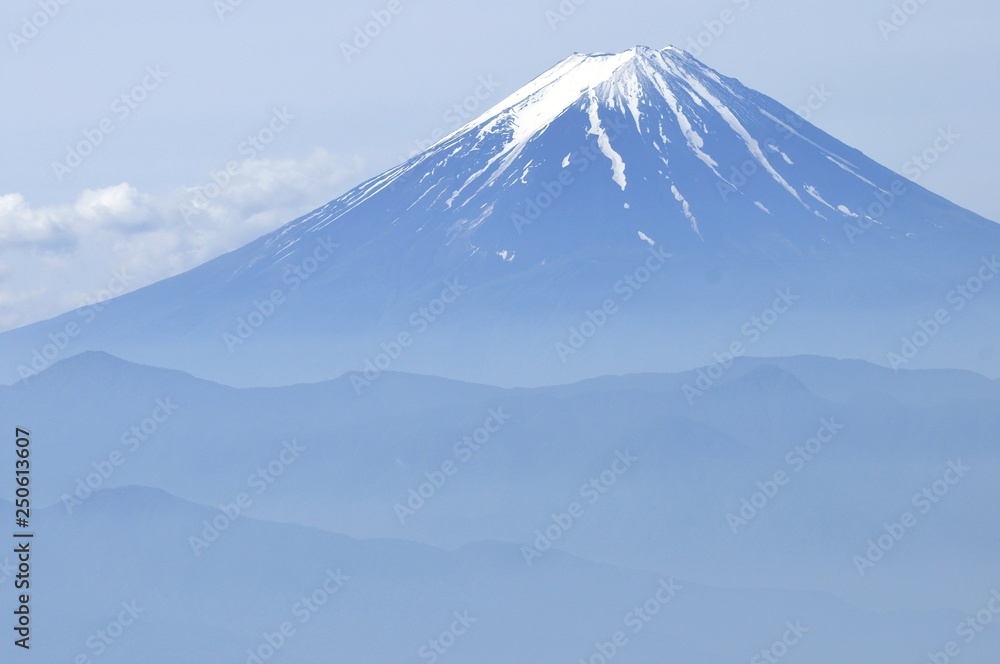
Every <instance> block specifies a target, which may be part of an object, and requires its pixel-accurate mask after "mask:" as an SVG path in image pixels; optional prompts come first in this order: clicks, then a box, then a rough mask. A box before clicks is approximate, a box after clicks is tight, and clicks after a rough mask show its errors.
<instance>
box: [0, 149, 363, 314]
mask: <svg viewBox="0 0 1000 664" xmlns="http://www.w3.org/2000/svg"><path fill="white" fill-rule="evenodd" d="M361 167H362V165H361V163H360V160H359V159H357V158H354V159H349V160H343V159H337V158H335V157H333V156H331V155H330V154H328V153H327V152H325V151H323V150H317V151H315V152H314V153H313V154H312V155H311V156H309V157H308V158H306V159H302V160H294V159H254V160H248V161H244V162H241V163H240V164H239V167H238V169H236V170H235V171H234V173H233V174H232V175H231V176H230V177H229V181H228V183H226V184H225V186H222V187H218V186H217V185H216V184H215V182H213V180H212V179H211V178H206V179H205V181H204V182H203V183H202V184H200V185H196V186H187V187H182V188H180V189H177V190H175V191H173V192H171V193H169V194H162V195H157V194H146V193H142V192H140V191H138V190H136V189H135V188H134V187H133V186H131V185H129V184H128V183H125V182H123V183H121V184H117V185H114V186H110V187H105V188H103V189H96V190H95V189H87V190H84V191H83V192H82V193H81V194H80V195H79V197H78V198H77V200H76V201H75V202H73V203H72V204H68V205H52V206H47V207H37V208H34V207H32V206H31V205H30V204H29V202H28V201H27V200H26V199H25V198H24V196H22V195H21V194H17V193H12V194H6V195H0V330H6V329H11V328H13V327H19V326H21V325H26V324H28V323H31V322H34V321H37V320H44V319H46V318H50V317H52V316H55V315H58V314H60V313H63V312H65V311H68V310H70V309H74V308H76V307H79V306H83V305H84V304H85V303H86V302H87V300H88V298H95V297H97V296H98V294H99V293H100V292H101V291H102V290H104V289H107V288H108V284H109V283H110V282H112V280H114V279H115V274H116V272H118V273H121V272H124V273H125V274H127V275H128V276H129V277H130V278H131V279H132V281H130V282H129V283H128V289H129V290H134V289H136V288H139V287H141V286H145V285H148V284H150V283H153V282H155V281H159V280H160V279H165V278H167V277H170V276H173V275H175V274H179V273H180V272H184V271H185V270H189V269H191V268H193V267H196V266H197V265H200V264H201V263H204V262H205V261H207V260H209V259H211V258H214V257H215V256H218V255H220V254H222V253H225V252H227V251H231V250H233V249H236V248H238V247H240V246H242V245H244V244H246V243H247V242H250V241H251V240H254V239H256V238H257V237H259V236H261V235H263V234H265V233H267V232H269V231H271V230H274V229H275V228H278V227H279V226H281V225H282V224H284V223H287V222H288V221H291V220H292V219H294V218H295V217H297V216H299V215H301V214H304V213H305V212H308V211H309V210H311V209H313V208H315V207H318V206H319V205H322V204H323V203H326V202H327V201H329V200H330V199H332V198H334V197H336V196H337V195H339V194H340V193H341V191H342V190H343V189H344V188H345V185H349V184H352V183H351V182H350V179H352V178H354V177H356V176H357V175H358V174H359V173H360V171H361ZM216 179H217V180H219V181H221V182H225V180H226V178H225V177H224V176H220V175H219V174H216Z"/></svg>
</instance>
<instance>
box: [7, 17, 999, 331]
mask: <svg viewBox="0 0 1000 664" xmlns="http://www.w3.org/2000/svg"><path fill="white" fill-rule="evenodd" d="M62 1H63V2H67V4H66V5H60V4H59V1H58V0H8V1H7V2H5V3H4V6H3V9H2V10H0V26H2V28H3V34H4V43H3V44H0V84H2V89H3V96H2V104H0V128H2V139H0V147H2V151H3V160H2V162H0V308H2V309H4V310H5V311H4V313H3V315H2V316H0V328H3V327H9V326H11V325H15V324H19V323H23V322H25V320H24V319H25V318H29V319H30V318H37V317H39V316H42V315H46V314H49V313H54V312H55V311H56V310H61V309H65V308H69V307H70V306H76V305H78V304H79V303H80V302H79V301H80V300H81V298H85V297H86V296H87V295H88V294H92V293H94V292H95V291H96V290H97V289H100V288H101V287H102V285H103V284H105V283H106V282H108V281H109V280H110V279H111V278H112V277H113V272H112V269H120V268H123V267H125V268H127V269H130V270H131V271H132V272H131V274H134V275H135V280H136V281H135V283H132V284H130V285H129V287H130V288H132V287H135V286H137V285H139V284H141V283H147V282H149V281H151V280H155V279H158V278H162V277H164V276H167V275H168V274H172V273H175V272H177V271H180V270H183V269H186V268H188V267H191V266H192V265H194V264H197V263H198V262H200V261H203V260H205V259H206V258H209V257H211V256H212V255H215V254H217V253H219V252H220V251H223V250H225V249H229V248H233V247H235V246H237V245H238V244H240V243H242V242H245V241H247V240H249V239H251V238H252V237H255V236H257V235H260V234H261V233H263V232H264V231H266V230H268V229H269V228H272V227H275V226H277V225H279V224H280V223H281V222H283V221H287V220H289V219H290V218H291V217H292V216H294V215H295V214H296V213H297V212H300V211H304V210H306V209H308V208H309V207H310V206H314V205H317V204H320V203H322V202H325V201H327V200H329V199H332V198H334V197H336V196H337V195H339V194H340V193H342V192H343V191H344V190H346V189H347V188H349V187H350V186H352V185H354V184H356V183H357V182H359V181H360V180H361V179H362V178H364V177H366V176H369V175H373V174H375V173H377V172H379V171H381V170H383V169H385V168H388V167H390V166H392V165H394V164H395V163H396V162H397V161H399V158H400V157H401V156H405V155H406V154H408V153H409V152H411V151H413V150H414V149H415V148H416V147H417V145H418V142H420V141H422V140H424V141H425V140H426V139H429V138H430V137H431V136H432V135H433V133H434V132H435V130H439V131H447V130H451V129H453V128H454V125H455V122H456V119H455V118H456V116H455V114H454V113H449V109H450V108H451V107H452V106H453V105H454V104H455V103H457V102H461V101H462V100H463V99H464V98H466V97H467V96H468V95H470V94H473V93H475V92H476V90H477V87H478V86H479V85H480V83H479V81H480V80H481V79H483V78H486V79H492V80H493V81H495V83H496V86H497V88H496V90H495V91H492V92H491V93H490V96H489V98H488V99H487V100H485V101H483V102H481V103H480V106H479V108H478V109H477V110H479V111H481V110H485V109H486V108H487V107H488V106H490V105H492V104H493V103H495V102H496V101H499V100H500V99H501V98H502V97H503V96H504V95H506V94H507V93H510V92H512V91H513V90H515V89H516V88H518V87H520V86H521V85H522V84H524V83H526V82H527V81H528V80H530V79H531V78H533V77H534V76H536V75H537V74H539V73H541V72H542V71H543V70H545V69H547V68H548V67H550V66H551V65H553V64H554V63H555V62H557V61H559V60H561V59H563V58H564V57H566V56H568V55H570V54H571V53H573V52H574V51H581V52H593V51H617V50H623V49H625V48H628V47H630V46H633V45H635V44H646V45H650V46H657V47H661V46H665V45H667V44H673V45H676V46H678V47H681V48H689V45H690V43H691V40H692V39H696V38H697V37H698V36H699V33H702V32H703V31H706V30H709V28H711V27H714V28H715V29H716V32H720V31H719V27H720V25H721V26H722V27H723V29H722V30H721V34H719V35H718V36H717V37H716V36H714V35H710V34H709V33H708V32H704V34H702V35H701V37H702V44H707V46H706V47H704V48H703V49H702V51H701V53H700V57H701V59H702V60H703V61H705V62H706V63H707V64H709V65H711V66H713V67H715V68H716V69H718V70H719V71H721V72H722V73H724V74H728V75H731V76H735V77H737V78H739V79H741V80H742V81H743V82H744V83H746V84H747V85H749V86H751V87H754V88H757V89H758V90H760V91H762V92H764V93H766V94H769V95H770V96H772V97H774V98H776V99H778V100H779V101H781V102H783V103H785V104H786V105H788V106H791V107H792V108H796V107H798V106H800V105H801V104H803V103H804V102H806V101H807V99H808V98H809V96H810V94H811V90H813V89H814V88H816V87H821V88H824V89H825V90H827V91H828V93H832V97H831V98H830V99H829V100H828V101H827V102H826V103H825V104H824V105H823V106H822V108H820V109H819V110H818V111H816V112H815V113H814V114H813V117H812V121H813V122H815V123H816V124H817V125H818V126H820V127H821V128H823V129H825V130H827V131H829V132H830V133H832V134H833V135H835V136H837V137H838V138H840V139H842V140H843V141H845V142H847V143H849V144H851V145H853V146H854V147H857V148H859V149H861V150H862V151H864V152H865V153H867V154H869V155H870V156H872V157H873V158H875V159H876V160H878V161H880V162H882V163H883V164H885V165H886V166H889V167H890V168H893V169H894V170H897V171H902V170H904V163H905V162H906V161H907V160H908V159H909V157H910V156H911V155H912V154H914V153H919V152H921V151H923V150H924V149H925V148H928V147H930V146H931V145H932V144H933V142H934V139H935V137H936V136H937V134H938V131H939V130H941V129H946V128H951V129H952V130H953V132H955V133H957V134H959V135H960V138H959V139H958V140H957V142H955V144H954V146H953V147H951V148H950V149H949V150H948V152H947V153H946V154H943V155H941V156H940V159H939V161H938V162H937V163H936V164H935V165H934V166H933V167H932V168H930V170H928V171H927V172H925V173H922V175H921V178H920V184H922V185H924V186H926V187H928V188H930V189H931V190H933V191H935V192H937V193H940V194H942V195H944V196H946V197H948V198H950V199H952V200H953V201H955V202H956V203H959V204H960V205H963V206H965V207H968V208H970V209H972V210H974V211H976V212H979V213H980V214H983V215H985V216H987V217H990V218H992V219H995V220H1000V199H998V197H997V196H996V194H995V184H994V180H995V173H996V168H995V164H994V159H995V155H996V154H998V151H1000V134H998V132H997V131H996V129H995V123H996V108H997V101H998V95H1000V86H998V85H997V80H996V79H997V75H996V65H997V64H998V63H1000V57H998V56H1000V45H998V42H997V40H996V38H995V29H996V25H997V24H998V23H1000V6H998V5H997V4H996V3H993V2H987V1H986V0H958V1H952V2H947V3H945V2H941V1H939V0H926V1H925V2H924V3H923V4H920V3H919V2H918V1H917V0H909V1H908V3H902V2H900V3H899V4H907V5H909V6H910V9H911V10H912V9H914V8H916V12H915V13H914V14H913V15H912V16H907V17H906V21H905V23H904V22H903V21H899V22H900V23H903V24H902V26H901V28H900V29H899V30H898V31H895V32H892V33H888V34H887V35H884V34H883V32H882V31H881V30H880V28H879V26H878V21H879V20H880V19H884V20H889V19H890V17H891V15H892V12H893V6H894V2H895V1H896V0H893V1H885V2H882V1H879V0H864V1H862V0H842V1H841V2H837V3H803V2H795V1H793V0H767V1H766V2H765V1H764V0H715V1H712V2H699V3H690V2H688V3H681V2H676V1H669V0H668V1H664V0H656V1H653V0H616V1H615V2H611V1H610V0H576V2H574V1H573V0H565V1H564V2H563V3H562V6H563V7H564V8H573V9H574V11H573V13H572V14H571V15H569V16H568V17H567V18H566V20H565V21H560V22H558V23H557V24H555V25H554V26H553V25H552V22H553V21H552V14H547V12H550V11H558V8H559V7H560V2H559V1H558V0H549V1H528V0H511V1H509V2H505V3H459V2H442V1H434V0H420V1H419V2H416V1H412V0H409V1H408V0H396V1H397V2H398V5H394V8H395V9H399V11H398V13H396V14H395V15H391V14H387V15H391V17H392V18H391V21H389V22H388V25H386V26H385V27H384V28H382V29H381V33H380V34H379V35H378V36H377V37H376V38H374V39H373V40H372V41H371V43H370V45H368V46H367V47H366V48H365V49H364V50H362V51H361V52H360V53H359V54H355V55H354V56H353V58H352V61H351V62H348V61H347V58H345V56H344V54H343V52H342V47H341V44H342V42H350V41H351V40H353V38H354V34H355V28H356V27H360V26H364V24H365V23H366V22H368V21H370V20H372V16H371V12H372V11H376V12H377V11H380V10H386V9H387V8H388V7H389V5H390V3H389V0H365V1H364V2H354V3H326V2H317V1H315V0H291V1H288V2H283V3H268V2H264V1H263V0H242V2H240V4H239V5H238V6H235V8H234V9H233V11H231V12H225V13H224V15H223V18H220V17H219V13H220V12H219V10H220V8H221V7H224V6H227V5H224V4H223V3H224V2H227V1H228V3H229V4H232V5H235V4H236V3H237V2H239V0H218V1H216V2H213V0H174V1H172V2H170V3H160V2H121V1H119V0H105V1H103V2H98V1H96V0H92V1H89V2H82V1H79V0H62ZM577 3H579V4H577ZM45 4H49V5H50V7H49V12H50V13H53V14H54V16H52V17H51V18H46V20H45V21H43V20H42V18H37V17H36V19H35V22H36V23H43V22H45V23H46V25H44V26H43V27H42V28H41V29H39V30H37V34H34V33H33V31H32V30H31V29H30V28H28V29H27V30H25V27H24V26H25V21H26V20H27V21H29V22H30V21H31V20H32V16H33V15H35V14H37V13H38V12H41V11H42V9H40V5H45ZM55 7H57V8H58V10H57V11H54V10H53V8H55ZM724 11H728V12H730V13H729V14H723V12H724ZM565 13H567V14H569V12H568V11H566V12H565ZM897 18H898V17H897ZM720 19H724V20H725V21H727V22H728V24H726V25H723V23H722V21H721V20H720ZM713 21H718V22H716V23H715V24H714V26H713V25H712V23H713ZM12 34H14V35H16V37H12V36H11V35H12ZM26 35H28V36H26ZM157 67H159V69H160V71H161V72H163V73H164V74H165V78H163V79H162V80H158V79H157V78H155V77H150V76H149V75H148V74H147V68H153V70H154V71H155V70H156V68H157ZM144 80H145V83H146V86H147V89H146V90H140V91H139V94H138V96H140V97H142V96H144V97H145V98H144V99H142V100H141V101H133V102H132V103H131V104H128V103H127V102H128V100H126V101H125V102H123V101H120V100H119V101H117V102H116V99H119V98H120V96H121V95H123V94H128V93H129V91H130V90H132V89H133V87H134V86H136V85H141V84H142V83H143V81H144ZM480 90H481V91H483V90H485V88H480ZM126 106H134V108H127V111H128V113H127V116H126V114H125V109H126ZM275 108H278V109H279V110H280V109H284V108H287V110H288V112H290V114H291V115H293V116H294V117H292V118H290V119H280V118H277V119H276V118H275V117H274V109H275ZM104 118H108V120H109V121H110V125H107V124H106V125H105V126H106V127H108V126H110V127H111V128H113V131H112V132H111V133H107V134H104V135H103V138H102V139H101V141H100V145H97V146H96V147H95V148H94V150H93V154H91V155H89V156H87V157H86V158H84V159H83V160H82V163H80V164H79V165H78V166H74V167H73V168H71V169H70V172H68V173H67V172H66V171H65V170H62V177H61V179H59V178H57V176H56V174H55V173H54V168H53V164H54V162H59V161H64V160H65V159H66V148H67V146H68V145H72V144H74V143H77V142H79V141H81V140H85V139H84V134H83V132H85V131H90V132H91V135H92V136H96V134H94V133H93V132H94V131H99V128H100V123H101V121H102V119H104ZM272 121H275V122H276V125H275V126H277V127H279V128H280V131H279V132H278V133H277V134H276V136H275V138H274V140H273V141H272V142H270V143H269V144H266V145H259V146H257V147H259V148H260V149H257V147H252V146H248V145H245V144H243V142H244V141H245V140H246V138H247V135H248V134H251V133H257V132H258V131H260V130H262V129H263V128H265V127H267V126H268V125H269V124H270V123H271V122H272ZM251 154H252V155H253V156H254V157H255V160H254V161H253V162H252V163H247V162H243V161H242V160H243V159H244V158H245V157H246V156H249V155H251ZM230 161H237V162H239V163H240V169H239V172H238V173H237V175H236V177H235V178H234V184H233V185H232V186H230V187H228V188H226V189H225V191H224V192H223V193H221V194H219V195H218V196H217V197H212V198H211V199H210V200H209V201H208V203H209V209H208V210H206V211H203V212H200V213H198V214H197V215H195V217H194V218H191V217H190V216H185V215H183V214H178V210H180V209H181V207H182V206H183V205H185V204H188V203H190V202H191V201H192V200H193V199H194V198H195V197H197V194H198V190H197V189H196V187H199V186H201V185H205V184H207V183H208V182H209V180H208V174H209V172H210V171H218V170H220V169H223V168H225V166H226V164H227V162H230ZM123 183H127V186H124V184H123ZM86 189H91V190H94V191H93V192H91V193H89V194H88V193H85V190H86ZM26 247H27V248H31V251H30V252H26V251H25V248H26ZM42 247H44V248H45V251H44V252H41V253H39V251H38V250H39V248H42ZM123 251H125V252H128V254H129V258H128V259H123V258H121V257H120V256H121V252H123ZM115 252H117V253H115ZM29 260H33V261H35V262H34V263H29V262H28V261H29ZM32 264H34V265H35V266H36V267H38V266H39V265H40V266H41V267H42V270H43V272H44V275H47V276H44V277H39V276H38V271H37V270H36V272H35V275H34V276H33V277H31V278H30V279H28V278H26V277H25V275H24V273H25V271H26V270H28V269H29V266H30V265H32ZM70 275H72V277H73V288H66V287H65V285H66V283H67V279H68V277H69V276H70ZM60 280H62V281H60ZM60 284H63V287H62V288H60Z"/></svg>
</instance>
